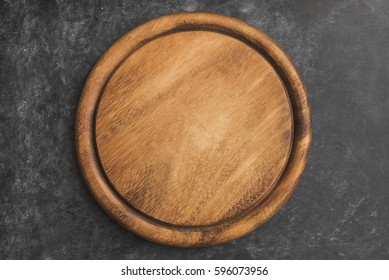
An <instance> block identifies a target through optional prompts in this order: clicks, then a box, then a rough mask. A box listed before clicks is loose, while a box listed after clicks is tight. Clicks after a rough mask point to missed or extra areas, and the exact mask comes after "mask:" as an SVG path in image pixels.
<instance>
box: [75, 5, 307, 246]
mask: <svg viewBox="0 0 389 280" xmlns="http://www.w3.org/2000/svg"><path fill="white" fill-rule="evenodd" d="M189 30H207V31H214V32H218V33H223V34H226V35H229V36H232V37H234V38H236V39H239V40H241V41H242V42H244V43H246V44H247V45H250V46H251V47H253V48H254V49H256V50H257V51H258V52H259V53H260V54H262V55H263V56H264V57H265V58H266V59H267V60H268V61H269V62H270V64H271V65H272V66H273V67H274V69H275V70H276V71H277V73H278V74H279V75H280V77H281V79H282V81H283V82H284V85H285V87H286V89H287V92H288V94H289V98H290V101H291V105H292V110H293V119H294V136H293V145H292V148H291V152H290V156H289V161H288V163H287V165H286V167H285V170H284V172H283V174H282V175H281V177H280V179H279V181H278V183H277V185H276V186H275V187H274V188H273V190H272V191H271V192H270V193H269V194H268V196H267V197H266V198H265V199H264V200H262V201H261V203H260V204H259V205H257V206H256V207H255V208H253V209H252V210H251V211H249V212H247V213H245V215H244V216H241V217H240V218H239V219H235V220H233V221H229V222H227V223H223V224H219V225H215V226H211V227H204V228H202V227H195V228H190V227H187V228H186V227H178V226H173V225H169V224H165V223H162V222H159V221H156V220H153V219H152V218H149V217H147V216H145V215H142V213H139V211H136V210H135V209H133V208H131V207H129V206H128V205H127V204H126V203H125V202H124V201H122V200H121V198H120V197H119V196H118V195H117V194H116V193H115V191H114V190H113V189H112V188H111V187H110V185H109V183H108V182H107V180H106V178H105V176H104V174H103V173H104V172H102V170H101V168H100V165H99V163H98V157H97V155H96V149H95V140H94V120H95V109H96V106H97V104H98V101H99V97H100V95H101V92H102V89H103V88H104V86H105V84H106V82H107V80H108V79H109V78H110V76H111V74H112V73H113V72H114V71H115V69H117V67H118V66H119V65H120V64H121V63H122V62H123V60H124V59H125V58H127V57H128V56H129V55H130V54H131V53H133V52H134V51H135V50H137V49H138V48H140V47H141V46H143V45H144V44H146V43H147V42H149V41H151V40H153V39H155V38H158V37H161V36H164V35H167V34H172V33H175V32H182V31H189ZM310 116H311V114H310V107H309V101H308V95H307V91H306V89H305V87H304V84H303V82H302V80H301V78H300V76H299V74H298V72H297V71H296V69H295V67H294V66H293V64H292V63H291V61H290V60H289V58H288V57H287V55H286V54H285V53H284V52H283V51H282V50H281V48H280V47H279V46H278V45H277V44H276V43H275V42H274V41H273V40H272V39H270V38H269V37H268V36H267V35H266V34H264V33H263V32H261V31H259V30H258V29H255V28H254V27H252V26H250V25H248V24H246V23H244V22H242V21H240V20H237V19H234V18H230V17H226V16H222V15H218V14H211V13H197V12H196V13H179V14H173V15H168V16H163V17H160V18H158V19H154V20H152V21H149V22H147V23H145V24H143V25H141V26H139V27H137V28H136V29H134V30H132V31H130V32H128V33H127V34H125V35H124V36H123V37H122V38H121V39H120V40H119V41H117V42H116V43H115V44H114V45H113V46H112V47H111V48H110V49H109V50H108V51H107V52H106V53H105V54H104V55H103V57H102V58H101V59H100V60H99V61H98V63H97V64H96V65H95V67H94V68H93V70H92V72H91V73H90V75H89V77H88V79H87V81H86V84H85V87H84V90H83V93H82V96H81V99H80V103H79V107H78V111H77V117H76V149H77V155H78V159H79V162H80V167H81V170H82V173H83V175H84V178H85V180H86V182H87V184H88V186H89V189H90V191H91V192H92V194H93V196H94V197H95V199H96V200H97V201H98V203H99V204H100V205H101V206H102V207H103V208H104V209H105V211H106V212H107V213H108V214H109V215H111V216H112V217H113V218H114V219H115V220H116V221H117V222H119V223H120V224H121V225H122V226H123V227H125V228H126V229H128V230H130V231H132V232H134V233H136V234H138V235H140V236H142V237H144V238H146V239H149V240H152V241H154V242H157V243H161V244H166V245H172V246H179V247H194V246H210V245H215V244H220V243H224V242H227V241H230V240H233V239H236V238H238V237H241V236H243V235H245V234H247V233H249V232H250V231H252V230H254V229H255V228H257V227H258V226H260V225H262V224H263V223H265V222H266V221H267V220H269V219H270V218H271V217H272V216H273V215H274V214H275V213H276V212H277V211H278V210H279V209H280V208H281V207H282V206H283V205H284V204H285V203H286V201H287V200H288V198H289V197H290V196H291V194H292V193H293V191H294V189H295V186H296V184H297V181H298V180H299V178H300V176H301V174H302V172H303V170H304V168H305V165H306V162H307V156H308V151H309V147H310V144H311V138H312V132H311V117H310Z"/></svg>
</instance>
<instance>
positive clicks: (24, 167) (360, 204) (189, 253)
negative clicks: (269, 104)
mask: <svg viewBox="0 0 389 280" xmlns="http://www.w3.org/2000/svg"><path fill="white" fill-rule="evenodd" d="M194 10H196V11H212V12H217V13H222V14H225V15H229V16H233V17H236V18H239V19H242V20H244V21H246V22H248V23H249V24H252V25H254V26H256V27H258V28H260V29H262V30H263V31H265V32H266V33H268V34H269V35H270V36H271V37H273V38H274V39H275V40H276V41H277V42H278V43H279V44H280V45H281V46H282V47H283V48H284V50H285V51H286V52H287V53H288V54H289V55H290V57H291V58H292V60H293V61H294V62H295V64H296V66H297V68H298V69H299V70H300V72H301V74H302V76H303V78H304V80H305V83H306V85H307V88H308V91H309V96H310V100H311V106H312V118H313V143H312V149H311V153H310V159H309V163H308V166H307V169H306V171H305V173H304V176H303V177H302V179H301V182H300V184H299V186H298V188H297V190H296V192H295V193H294V195H293V196H292V198H291V199H290V200H289V202H288V203H287V205H286V206H285V207H284V208H283V209H282V210H281V211H280V212H279V213H278V214H277V215H276V216H275V217H274V218H273V219H272V220H271V221H269V222H268V223H267V224H265V225H264V226H262V227H261V228H259V229H257V230H256V231H254V232H253V233H251V234H249V235H247V236H245V237H243V238H241V239H238V240H236V241H233V242H230V243H228V244H225V245H221V246H216V247H212V248H202V249H178V248H172V247H165V246H160V245H157V244H153V243H150V242H148V241H145V240H143V239H141V238H138V237H136V236H134V235H133V234H131V233H129V232H127V231H126V230H125V229H123V228H122V227H120V226H119V225H118V224H116V222H114V221H113V220H112V219H111V218H110V217H109V216H108V215H107V214H105V212H103V210H102V209H101V208H100V207H99V206H98V204H97V203H96V202H95V201H94V199H93V198H92V196H91V195H90V193H89V191H88V189H87V187H86V185H85V183H84V181H83V178H82V175H81V173H80V170H79V168H78V165H77V160H76V155H75V147H74V119H75V113H76V106H77V103H78V99H79V97H80V94H81V91H82V88H83V85H84V82H85V80H86V78H87V75H88V73H89V72H90V70H91V69H92V67H93V65H94V64H95V63H96V62H97V60H98V58H99V57H100V56H101V55H102V54H103V52H104V51H105V50H106V49H107V48H109V47H110V46H111V45H112V44H113V43H114V42H115V41H116V40H117V39H118V38H120V37H121V36H122V35H123V34H124V33H126V32H127V31H129V30H131V29H132V28H134V27H136V26H137V25H140V24H142V23H144V22H146V21H147V20H150V19H153V18H155V17H159V16H161V15H164V14H169V13H175V12H179V11H194ZM0 67H1V68H0V258H1V259H124V258H125V259H155V258H158V259H191V258H193V259H215V258H217V259H234V258H236V259H378V258H384V259H388V258H389V209H388V207H389V150H388V145H389V92H388V87H389V1H385V0H382V1H372V0H364V1H362V0H355V1H354V0H343V1H334V0H331V1H328V0H323V1H312V0H303V1H297V0H296V1H288V0H285V1H284V0H272V1H250V0H248V1H195V0H188V1H156V0H154V1H1V2H0Z"/></svg>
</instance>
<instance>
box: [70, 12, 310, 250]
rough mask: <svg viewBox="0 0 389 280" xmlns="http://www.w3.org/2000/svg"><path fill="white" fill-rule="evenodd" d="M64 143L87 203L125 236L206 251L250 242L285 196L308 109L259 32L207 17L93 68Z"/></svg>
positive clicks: (298, 83)
mask: <svg viewBox="0 0 389 280" xmlns="http://www.w3.org/2000/svg"><path fill="white" fill-rule="evenodd" d="M291 39H293V38H291ZM76 143H77V153H78V157H79V161H80V165H81V169H82V172H83V174H84V177H85V179H86V182H87V183H88V185H89V188H90V190H91V192H92V194H93V195H94V197H95V198H96V200H97V201H98V202H99V203H100V205H101V206H102V207H103V208H104V209H105V210H106V211H107V212H108V213H109V214H110V215H111V216H112V217H113V218H114V219H116V220H117V221H118V222H119V223H120V224H121V225H123V226H124V227H125V228H127V229H128V230H130V231H132V232H135V233H136V234H138V235H140V236H142V237H144V238H147V239H150V240H152V241H155V242H158V243H162V244H168V245H174V246H181V247H190V246H208V245H214V244H219V243H222V242H226V241H229V240H232V239H235V238H238V237H240V236H242V235H244V234H246V233H248V232H250V231H252V230H254V229H255V228H256V227H258V226H260V225H261V224H263V223H264V222H265V221H267V220H268V219H269V218H270V217H271V216H273V215H274V214H275V213H276V212H277V211H278V210H279V209H280V207H281V206H282V205H283V204H284V203H285V202H286V201H287V199H288V198H289V196H290V195H291V194H292V192H293V190H294V187H295V185H296V182H297V180H298V178H299V177H300V175H301V173H302V171H303V169H304V167H305V164H306V160H307V154H308V149H309V146H310V143H311V123H310V109H309V103H308V97H307V93H306V90H305V88H304V85H303V82H302V80H301V78H300V77H299V75H298V73H297V71H296V69H295V68H294V67H293V65H292V63H291V62H290V60H289V59H288V57H287V56H286V55H285V53H284V52H283V51H282V50H281V49H280V47H278V46H277V45H276V44H275V43H274V42H273V41H272V40H271V39H270V38H269V37H268V36H266V35H265V34H264V33H262V32H261V31H259V30H257V29H255V28H254V27H252V26H250V25H247V24H245V23H243V22H241V21H239V20H236V19H233V18H229V17H225V16H221V15H216V14H208V13H184V14H175V15H169V16H164V17H161V18H158V19H155V20H152V21H150V22H148V23H146V24H144V25H142V26H140V27H138V28H136V29H135V30H133V31H131V32H129V33H127V34H126V35H124V36H123V37H122V38H121V39H120V40H119V41H118V42H117V43H115V44H114V45H113V46H112V47H111V48H110V49H109V50H108V51H107V52H106V53H105V54H104V56H103V57H102V58H101V59H100V61H99V62H98V63H97V64H96V66H95V67H94V69H93V70H92V72H91V74H90V76H89V78H88V80H87V82H86V85H85V88H84V92H83V95H82V97H81V101H80V105H79V108H78V115H77V124H76Z"/></svg>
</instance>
